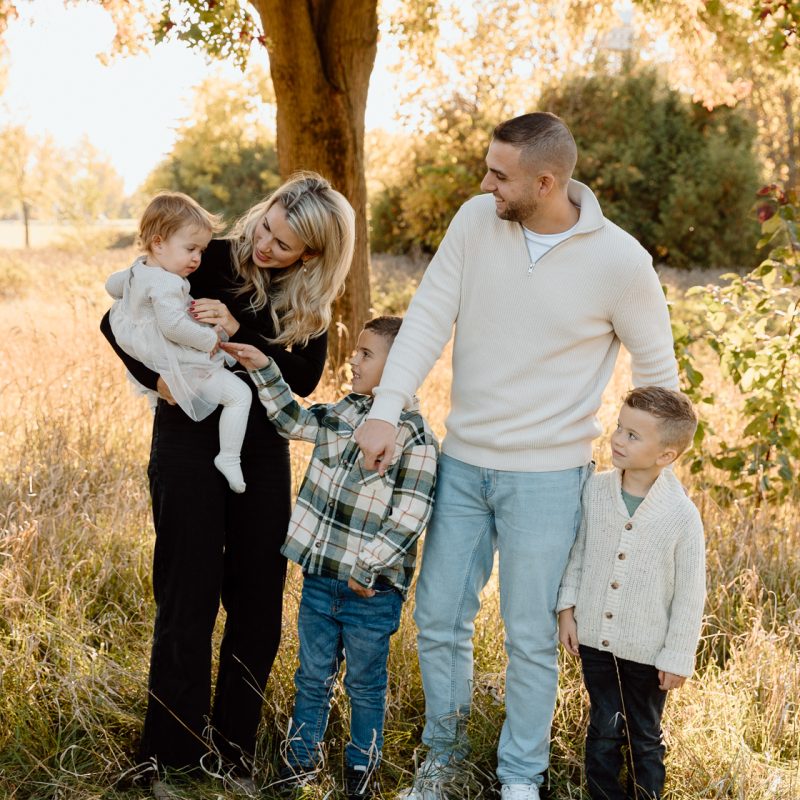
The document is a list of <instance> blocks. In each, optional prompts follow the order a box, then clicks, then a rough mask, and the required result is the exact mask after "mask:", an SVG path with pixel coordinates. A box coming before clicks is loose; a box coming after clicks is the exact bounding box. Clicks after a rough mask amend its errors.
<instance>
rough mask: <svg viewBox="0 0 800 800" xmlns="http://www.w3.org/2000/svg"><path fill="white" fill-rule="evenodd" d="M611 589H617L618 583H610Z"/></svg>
mask: <svg viewBox="0 0 800 800" xmlns="http://www.w3.org/2000/svg"><path fill="white" fill-rule="evenodd" d="M611 588H612V589H619V583H617V581H611Z"/></svg>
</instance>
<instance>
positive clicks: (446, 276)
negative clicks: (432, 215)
mask: <svg viewBox="0 0 800 800" xmlns="http://www.w3.org/2000/svg"><path fill="white" fill-rule="evenodd" d="M465 228H466V226H465V224H464V211H463V209H461V210H459V212H458V213H457V214H456V216H455V217H454V219H453V221H452V223H451V224H450V227H449V228H448V230H447V233H446V234H445V237H444V239H443V240H442V243H441V245H439V249H438V250H437V252H436V255H435V256H434V257H433V259H432V260H431V263H430V264H429V265H428V268H427V269H426V270H425V275H424V276H423V278H422V281H421V282H420V285H419V288H418V289H417V291H416V293H415V294H414V297H413V299H412V300H411V303H410V305H409V307H408V311H407V312H406V314H405V316H404V317H403V325H402V327H401V328H400V332H399V333H398V334H397V338H396V339H395V341H394V344H393V345H392V349H391V350H390V351H389V358H388V359H387V361H386V366H385V367H384V369H383V376H382V378H381V383H380V386H378V387H377V388H376V389H375V402H374V404H373V406H372V410H371V411H370V413H369V416H368V417H367V420H366V422H364V423H363V425H361V427H360V428H359V429H358V430H357V431H356V435H355V440H356V443H357V444H358V446H359V447H360V448H361V450H362V451H363V453H364V465H365V467H366V468H367V469H377V470H378V472H379V473H380V474H381V475H383V474H384V473H385V472H386V469H387V468H388V466H389V461H390V459H391V457H392V455H393V448H394V439H395V433H396V426H397V421H398V419H399V418H400V413H401V412H402V410H403V408H404V407H405V406H406V405H407V403H408V402H409V400H410V399H411V396H412V395H413V394H414V392H416V390H417V389H418V388H419V387H420V385H421V384H422V382H423V381H424V380H425V377H426V376H427V374H428V373H429V372H430V371H431V368H432V367H433V365H434V364H435V363H436V359H437V358H439V356H440V355H441V353H442V350H443V349H444V346H445V345H446V344H447V342H448V341H449V339H450V337H451V335H452V333H453V324H454V323H455V321H456V318H457V316H458V309H459V304H460V297H461V279H462V272H463V266H464V246H465V242H464V238H465V237H464V230H465Z"/></svg>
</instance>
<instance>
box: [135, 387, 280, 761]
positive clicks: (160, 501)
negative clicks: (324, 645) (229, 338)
mask: <svg viewBox="0 0 800 800" xmlns="http://www.w3.org/2000/svg"><path fill="white" fill-rule="evenodd" d="M258 411H262V409H258ZM216 419H217V414H216V413H215V414H213V415H212V416H211V417H210V418H209V420H208V421H206V422H204V423H197V422H192V421H190V420H188V418H185V417H183V416H182V414H180V412H179V411H176V410H175V409H172V408H170V407H165V405H164V403H159V407H158V409H157V412H156V420H155V424H154V428H153V445H152V451H151V458H150V466H149V469H148V475H149V479H150V492H151V496H152V501H153V518H154V522H155V530H156V542H155V552H154V557H153V593H154V596H155V601H156V618H155V631H154V635H153V650H152V655H151V661H150V679H149V695H148V706H147V715H146V718H145V724H144V733H143V736H142V743H141V751H140V756H141V760H142V761H148V762H151V763H153V762H155V763H156V764H157V765H158V766H166V767H173V768H195V767H197V766H198V765H199V763H200V761H201V759H203V758H204V756H207V755H208V754H211V759H212V760H211V765H212V766H215V765H216V761H215V760H214V758H213V755H214V752H215V751H216V753H218V754H220V755H221V756H222V759H223V768H226V769H233V770H234V771H236V772H240V773H248V772H249V771H250V770H251V769H252V757H253V752H254V750H255V739H256V731H257V729H258V724H259V720H260V717H261V708H262V699H263V693H264V687H265V685H266V682H267V678H268V677H269V673H270V669H271V668H272V663H273V661H274V659H275V655H276V653H277V650H278V644H279V641H280V633H281V607H282V602H283V586H284V579H285V575H286V561H285V559H284V558H283V556H282V555H281V554H280V546H281V544H282V543H283V540H284V537H285V535H286V530H287V526H288V521H289V513H290V468H289V448H288V444H287V443H285V442H283V441H282V440H281V441H270V442H269V443H268V444H269V446H268V447H258V446H255V445H254V444H253V442H252V441H251V440H250V439H246V440H245V447H244V448H243V451H242V468H243V472H244V477H245V481H246V482H247V490H246V492H245V493H244V494H241V495H236V494H234V493H233V492H231V491H230V489H229V488H228V485H227V482H226V481H225V479H224V478H223V477H222V475H221V474H220V473H219V472H218V471H217V469H216V468H215V467H214V464H213V461H212V459H213V457H214V456H215V455H216V453H217V450H218V438H217V428H216ZM251 438H252V437H251ZM220 601H221V602H222V606H223V607H224V609H225V612H226V619H225V628H224V633H223V638H222V644H221V647H220V654H219V671H218V673H217V681H216V691H215V694H214V702H213V708H212V707H211V649H212V648H211V638H212V633H213V630H214V623H215V621H216V618H217V613H218V611H219V605H220ZM209 723H210V728H209ZM209 742H212V743H213V748H210V746H209Z"/></svg>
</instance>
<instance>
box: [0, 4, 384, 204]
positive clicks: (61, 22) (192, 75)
mask: <svg viewBox="0 0 800 800" xmlns="http://www.w3.org/2000/svg"><path fill="white" fill-rule="evenodd" d="M19 10H20V18H19V19H17V20H14V21H12V22H11V24H10V25H9V28H8V31H7V34H6V37H5V40H6V44H7V46H8V50H9V56H10V59H9V69H8V76H7V84H6V90H5V92H4V93H3V94H2V95H1V96H0V124H4V123H6V122H14V123H22V124H25V125H26V127H27V128H28V130H30V131H31V132H32V133H35V134H44V133H50V134H52V136H53V137H54V139H55V140H56V143H57V144H58V145H60V146H63V147H71V146H74V145H76V144H77V143H78V142H79V141H80V139H81V137H82V136H83V135H84V134H86V135H88V137H89V139H90V140H91V142H92V144H93V145H94V146H95V147H97V148H98V149H99V150H101V151H102V152H104V153H106V154H107V155H108V156H109V157H110V159H111V162H112V163H113V164H114V167H115V168H116V169H117V171H118V172H119V173H120V174H121V175H122V177H123V178H124V180H125V190H126V192H133V191H134V190H135V189H136V188H137V187H138V186H139V184H140V183H141V182H142V181H143V180H144V179H145V177H146V176H147V174H148V173H149V172H150V170H151V169H152V168H153V167H154V166H155V165H156V164H157V163H158V162H159V161H160V160H161V159H162V158H163V156H164V155H166V154H167V153H168V152H169V151H170V149H171V146H172V144H173V142H174V140H175V130H176V128H177V127H178V126H179V124H180V121H181V119H182V118H186V117H187V116H188V115H189V114H190V112H191V102H192V87H193V86H196V85H197V84H198V83H200V81H202V80H203V79H204V78H205V77H207V76H208V75H209V74H210V73H212V72H213V73H215V74H216V73H222V74H224V75H226V76H228V77H230V78H235V77H236V76H237V75H239V74H240V73H238V71H237V70H236V69H235V68H234V67H233V66H231V65H226V64H223V63H219V62H215V63H214V64H213V65H209V64H208V62H207V61H206V59H205V57H204V56H203V55H202V54H201V53H199V52H196V51H192V50H189V49H188V48H187V47H186V46H185V45H183V44H182V43H180V42H166V43H163V44H161V45H159V46H157V47H153V48H152V49H151V51H150V53H148V54H144V55H139V56H135V57H128V58H124V59H122V58H118V59H116V60H114V61H113V62H112V63H111V64H110V65H109V66H103V65H102V64H101V63H100V61H99V60H98V59H97V57H96V56H97V54H98V53H102V52H108V51H109V49H110V43H111V40H112V38H113V34H114V27H113V23H112V22H111V20H110V17H109V16H108V14H107V13H106V12H105V11H103V9H102V8H100V7H99V6H98V5H94V4H81V5H78V6H71V7H69V8H65V7H64V3H63V0H36V2H35V3H20V4H19ZM34 11H35V13H34ZM254 55H255V54H254ZM390 58H391V55H390V54H388V53H387V52H386V50H385V49H382V48H378V57H377V60H376V64H375V69H374V70H373V74H372V79H371V82H370V92H369V99H368V103H367V119H366V125H367V128H368V129H371V128H385V129H393V128H396V127H397V126H396V123H395V122H394V119H393V103H392V100H393V96H394V90H393V84H392V80H393V77H392V75H391V74H390V72H389V69H388V63H389V60H390ZM263 63H264V64H265V65H266V53H265V52H264V61H263Z"/></svg>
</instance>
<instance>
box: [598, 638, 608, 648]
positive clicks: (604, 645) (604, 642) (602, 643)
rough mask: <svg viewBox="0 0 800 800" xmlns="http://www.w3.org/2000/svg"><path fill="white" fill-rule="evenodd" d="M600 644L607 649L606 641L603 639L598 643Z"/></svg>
mask: <svg viewBox="0 0 800 800" xmlns="http://www.w3.org/2000/svg"><path fill="white" fill-rule="evenodd" d="M600 644H601V645H603V647H608V639H603V641H602V642H600Z"/></svg>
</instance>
